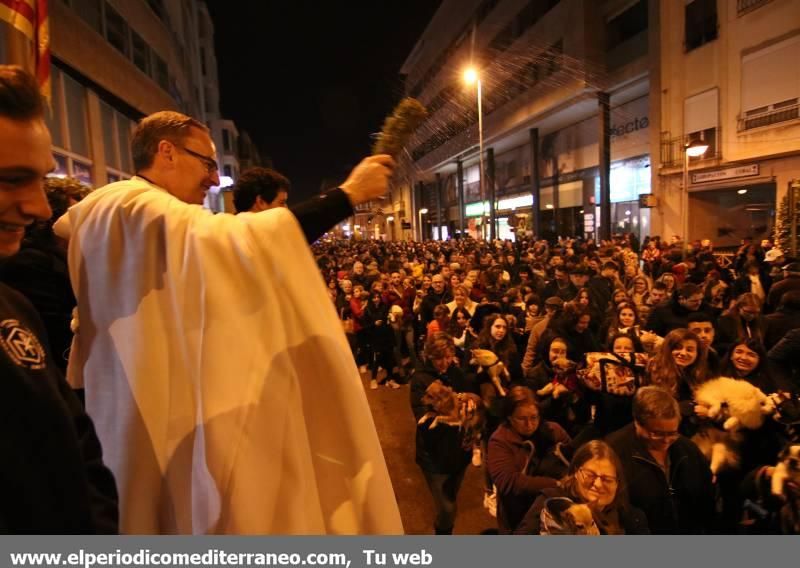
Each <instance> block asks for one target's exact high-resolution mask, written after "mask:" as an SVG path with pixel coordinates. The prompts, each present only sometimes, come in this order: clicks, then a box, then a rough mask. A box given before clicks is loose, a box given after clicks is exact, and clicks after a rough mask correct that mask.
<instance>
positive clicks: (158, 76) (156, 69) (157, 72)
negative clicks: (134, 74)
mask: <svg viewBox="0 0 800 568" xmlns="http://www.w3.org/2000/svg"><path fill="white" fill-rule="evenodd" d="M152 54H153V75H152V76H153V79H155V82H156V83H158V85H159V87H161V88H162V89H164V90H165V91H169V71H168V70H167V62H166V61H164V60H163V59H161V57H159V55H158V54H157V53H156V52H155V51H153V52H152Z"/></svg>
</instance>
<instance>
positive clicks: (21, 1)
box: [0, 0, 50, 102]
mask: <svg viewBox="0 0 800 568" xmlns="http://www.w3.org/2000/svg"><path fill="white" fill-rule="evenodd" d="M0 20H5V21H6V22H8V23H9V24H10V25H11V26H12V27H13V28H15V29H17V30H19V31H20V32H22V34H23V35H25V37H27V38H28V39H30V40H31V44H32V47H33V51H34V53H33V55H34V57H33V59H34V62H35V66H36V79H37V80H38V81H39V88H40V89H41V91H42V94H43V95H44V96H45V97H46V98H47V100H48V102H49V101H50V24H49V22H48V18H47V0H0Z"/></svg>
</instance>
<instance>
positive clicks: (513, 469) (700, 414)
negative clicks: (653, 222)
mask: <svg viewBox="0 0 800 568" xmlns="http://www.w3.org/2000/svg"><path fill="white" fill-rule="evenodd" d="M313 250H314V253H315V256H316V259H317V263H318V265H319V268H320V270H321V271H322V274H323V276H324V278H325V279H326V281H327V283H328V291H329V293H330V298H331V301H332V302H333V303H334V304H335V306H336V309H337V313H338V314H339V317H340V319H341V321H342V326H343V328H344V330H345V332H346V334H347V336H348V338H349V342H350V346H351V349H352V351H353V354H354V357H355V358H356V361H357V363H358V364H359V365H360V366H361V370H362V372H365V373H368V381H369V383H368V384H369V385H370V388H371V389H377V388H380V386H381V385H385V386H386V387H388V388H395V389H396V388H400V387H401V385H403V384H409V385H410V397H411V407H412V410H413V414H414V417H415V419H416V420H417V421H418V424H417V430H416V461H417V464H418V465H419V467H420V468H421V470H422V473H423V474H424V478H425V481H426V483H427V486H428V488H429V490H430V493H431V495H432V497H433V501H434V504H435V509H436V517H435V519H434V521H433V528H434V531H435V532H436V533H437V534H450V533H452V530H453V526H454V522H455V517H456V500H457V495H458V492H459V488H460V486H461V483H462V480H463V478H464V474H465V471H466V468H467V467H470V463H472V464H475V465H479V466H480V467H482V468H484V471H485V484H484V485H485V487H484V489H485V496H484V505H485V506H486V508H487V509H488V510H489V511H490V512H491V513H492V514H493V515H495V516H496V519H497V527H496V529H497V531H499V532H500V533H501V534H511V533H515V534H539V533H542V534H554V533H558V532H570V528H569V527H570V526H572V525H570V524H569V523H568V522H566V521H565V520H564V519H563V518H562V517H563V515H562V514H561V509H563V508H564V507H561V508H559V507H556V508H555V509H553V506H554V504H558V503H562V502H563V501H564V500H565V499H566V500H567V501H569V502H571V503H576V504H590V505H591V508H592V511H593V526H594V528H596V529H597V530H598V531H599V532H600V533H603V534H620V533H629V534H640V533H653V534H685V533H690V534H699V533H780V532H789V533H794V532H797V531H798V529H800V525H798V522H797V519H798V492H797V491H798V485H797V482H798V480H799V479H798V462H797V461H796V460H795V461H791V458H787V457H786V456H787V455H789V454H790V453H791V452H790V451H789V450H790V449H791V448H792V444H793V443H797V442H798V439H797V432H796V431H795V429H794V428H795V423H796V422H797V421H798V419H800V415H798V412H797V402H796V396H797V391H798V389H800V376H799V375H798V373H799V372H800V368H799V367H798V359H797V358H796V357H794V356H793V355H792V354H793V353H796V352H797V349H798V347H800V263H798V262H795V261H793V259H791V258H788V257H787V254H786V253H784V252H783V251H781V250H780V248H779V247H777V246H776V245H775V244H774V243H773V241H771V240H763V241H761V242H756V243H753V242H750V241H744V242H743V243H742V246H741V247H740V248H739V249H738V251H735V252H733V251H732V252H730V253H727V254H719V253H715V251H714V249H713V244H712V243H711V242H710V241H706V240H704V241H698V242H694V243H684V242H682V241H681V240H680V239H679V238H678V237H677V236H676V237H673V238H672V239H670V240H669V242H667V241H666V240H662V239H660V238H658V237H652V238H651V237H648V238H646V239H645V240H644V242H643V243H639V242H638V241H637V239H636V238H635V236H634V235H632V234H621V235H616V236H614V238H612V239H611V240H609V241H601V242H597V243H596V242H594V241H592V240H591V239H582V238H561V239H559V240H558V242H547V241H544V240H536V239H534V238H525V237H522V238H518V239H517V240H516V242H512V241H496V242H494V243H489V242H483V241H476V240H473V239H470V238H465V239H453V240H448V241H444V242H442V241H429V242H412V241H408V242H384V241H373V240H369V241H366V240H365V241H350V240H347V241H345V240H337V239H335V238H332V237H331V238H327V239H323V240H321V241H319V242H317V243H316V244H315V245H314V247H313ZM486 352H491V353H492V354H493V355H491V356H490V358H493V359H494V361H495V362H494V363H492V362H491V361H489V362H488V363H487V361H488V360H486V357H487V356H486V355H485V353H486ZM493 365H495V366H496V365H500V367H502V369H504V371H503V373H502V374H500V376H501V377H503V375H504V374H506V373H507V375H506V376H507V379H506V378H503V379H502V381H503V382H504V383H505V388H501V389H498V388H497V387H496V384H497V383H496V382H495V377H497V376H498V373H495V372H493V368H492V367H493ZM720 376H724V377H730V378H735V379H737V380H739V381H746V382H747V383H749V384H751V385H754V386H755V387H757V388H758V389H760V391H761V392H763V393H764V394H765V395H769V400H770V401H772V403H771V404H773V405H774V407H775V410H774V411H771V412H769V413H768V414H769V416H767V417H766V418H765V420H764V421H763V424H761V425H760V426H758V427H755V428H752V429H746V428H742V429H740V430H737V431H736V432H735V434H733V435H732V437H733V438H734V441H733V442H732V443H729V444H728V446H726V448H727V451H729V452H730V453H732V454H734V455H735V456H736V458H735V459H736V462H737V463H736V465H734V466H730V467H726V468H722V469H720V470H719V471H712V469H711V463H710V460H711V455H710V454H709V452H708V451H706V449H705V447H704V446H703V444H702V443H701V442H700V441H699V438H698V436H699V437H701V438H708V437H709V436H712V437H713V436H715V435H717V434H719V433H724V432H725V430H724V427H723V423H724V422H725V420H726V419H727V418H730V416H731V412H730V411H728V409H727V406H726V405H725V404H724V405H723V412H721V413H715V412H712V411H711V410H710V409H709V408H708V407H707V406H704V404H702V403H701V402H698V401H697V400H696V399H695V393H696V392H697V389H698V387H699V386H700V385H703V384H705V383H708V382H710V381H712V380H713V379H715V378H716V377H720ZM442 386H444V387H446V388H445V390H446V391H447V392H450V391H452V393H453V394H454V395H455V397H456V398H455V400H456V401H458V402H457V403H458V404H461V405H462V406H461V409H460V413H461V420H459V421H456V422H452V423H451V424H450V426H442V425H441V423H439V424H437V425H436V427H434V428H431V422H430V416H431V414H430V412H431V411H432V409H433V411H434V413H435V411H436V410H437V408H438V407H437V403H436V398H435V396H433V394H432V393H434V394H435V395H437V396H438V395H439V393H441V392H442V389H441V387H442ZM500 391H502V392H500ZM475 396H478V397H479V399H478V400H479V401H480V402H479V404H477V405H476V404H475V403H474V402H468V401H472V400H474V399H475ZM731 405H733V403H731ZM475 406H477V407H478V408H474V407H475ZM765 412H766V411H765ZM476 413H480V414H485V421H483V424H482V426H481V432H480V433H479V436H478V438H479V441H478V442H475V440H474V438H475V436H473V433H472V432H471V430H470V428H468V427H465V421H464V418H465V417H471V416H473V415H474V414H476ZM445 424H446V423H445ZM466 437H469V438H470V440H466ZM728 442H730V440H729V441H728ZM701 448H704V449H702V450H701ZM782 460H784V461H783V462H782ZM786 460H788V462H786ZM782 463H783V465H781V464H782ZM787 463H788V465H787ZM787 468H788V471H789V473H790V474H792V473H793V474H794V477H791V475H790V476H789V477H790V479H789V481H788V482H787V483H785V484H783V483H782V481H783V477H784V474H785V472H786V471H787ZM792 468H794V469H792ZM775 471H778V472H780V473H779V476H775V475H774V472H775ZM773 477H775V478H776V481H777V478H778V477H780V480H781V485H780V486H781V487H782V491H783V493H782V494H776V491H775V490H774V487H775V486H777V483H773ZM771 488H772V489H771ZM551 500H552V501H551ZM573 530H574V527H573Z"/></svg>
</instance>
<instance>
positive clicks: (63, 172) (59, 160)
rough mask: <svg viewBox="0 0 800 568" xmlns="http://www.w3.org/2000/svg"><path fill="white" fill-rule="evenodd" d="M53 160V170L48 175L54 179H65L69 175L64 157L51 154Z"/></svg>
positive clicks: (56, 153)
mask: <svg viewBox="0 0 800 568" xmlns="http://www.w3.org/2000/svg"><path fill="white" fill-rule="evenodd" d="M53 159H54V160H55V162H56V167H55V169H54V170H53V171H52V172H50V174H49V175H51V176H54V177H67V176H68V175H69V165H68V159H67V157H66V156H64V155H62V154H59V153H58V152H53Z"/></svg>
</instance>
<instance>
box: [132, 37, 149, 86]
mask: <svg viewBox="0 0 800 568" xmlns="http://www.w3.org/2000/svg"><path fill="white" fill-rule="evenodd" d="M131 57H132V59H133V64H134V65H136V67H138V68H139V69H140V70H141V71H142V72H143V73H146V74H148V75H149V74H150V46H149V45H147V42H146V41H144V39H143V38H142V36H140V35H139V34H137V33H136V32H135V31H133V30H131Z"/></svg>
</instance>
